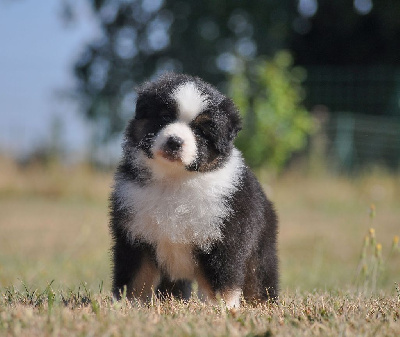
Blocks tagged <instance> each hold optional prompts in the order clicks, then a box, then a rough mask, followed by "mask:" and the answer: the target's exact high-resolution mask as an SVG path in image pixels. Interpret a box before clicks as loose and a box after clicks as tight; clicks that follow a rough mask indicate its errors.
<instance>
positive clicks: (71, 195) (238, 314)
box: [0, 159, 400, 336]
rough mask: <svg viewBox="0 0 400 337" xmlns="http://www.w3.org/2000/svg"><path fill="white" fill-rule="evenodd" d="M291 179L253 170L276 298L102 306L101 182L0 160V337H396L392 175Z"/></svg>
mask: <svg viewBox="0 0 400 337" xmlns="http://www.w3.org/2000/svg"><path fill="white" fill-rule="evenodd" d="M299 171H300V170H295V169H292V170H290V171H288V172H287V173H285V174H283V175H282V176H279V177H271V176H268V175H266V174H263V172H260V173H259V176H260V177H261V180H262V182H263V185H264V188H265V191H266V192H267V194H268V195H269V197H270V198H271V199H272V200H273V201H274V202H275V204H276V208H277V211H278V214H279V218H280V232H279V257H280V262H281V268H280V271H281V289H282V290H281V294H282V295H281V298H280V301H279V303H278V304H267V305H263V306H259V307H251V306H249V305H247V304H245V303H243V305H242V308H241V309H238V310H231V311H229V310H226V308H225V307H224V305H223V303H220V304H219V305H217V306H206V305H203V304H202V303H201V302H199V301H198V300H197V299H196V298H193V300H192V301H190V303H181V302H178V301H175V300H167V301H165V302H160V301H158V300H156V299H155V300H154V301H153V302H152V303H150V304H148V305H143V304H139V303H128V302H125V301H122V302H121V303H115V302H113V300H112V298H111V296H110V254H109V247H110V236H109V233H108V227H107V222H108V220H107V219H108V206H107V204H108V201H107V198H108V194H109V191H110V186H111V184H112V175H111V174H110V173H101V172H95V171H93V170H91V169H90V168H88V167H85V166H79V167H70V168H60V167H59V166H58V165H49V166H48V167H42V166H31V167H28V168H24V169H22V168H18V167H17V166H16V165H15V164H14V163H12V162H11V161H9V160H5V159H1V160H0V172H1V175H0V247H1V249H0V296H1V297H0V335H10V336H13V335H15V336H24V335H25V336H28V335H29V336H36V335H37V336H43V335H57V336H70V335H94V336H120V335H137V336H144V335H154V336H156V335H157V336H158V335H159V336H168V335H171V336H172V335H174V336H203V335H204V336H244V335H247V336H275V335H281V336H291V335H293V336H295V335H304V336H307V335H321V336H337V335H361V336H375V335H382V336H386V335H388V336H396V335H400V318H399V313H400V290H399V289H398V286H397V289H396V282H397V284H399V283H400V269H399V266H400V253H399V252H398V250H396V249H392V246H393V239H394V237H395V236H396V235H400V223H399V219H400V176H398V175H393V174H387V173H385V172H383V171H382V170H375V171H371V172H368V173H365V174H360V175H358V176H357V177H338V176H335V175H332V174H328V173H326V172H319V173H314V174H312V175H311V174H305V173H301V172H299ZM371 204H373V206H372V208H371ZM370 228H373V229H374V231H370ZM379 244H380V245H381V246H379ZM363 247H364V248H363ZM380 247H381V248H380Z"/></svg>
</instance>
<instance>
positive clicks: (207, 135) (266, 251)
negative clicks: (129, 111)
mask: <svg viewBox="0 0 400 337" xmlns="http://www.w3.org/2000/svg"><path fill="white" fill-rule="evenodd" d="M189 81H190V82H194V83H195V84H196V87H197V88H198V89H199V90H200V91H201V93H203V94H205V95H207V97H209V104H208V106H207V109H206V110H205V111H203V112H202V113H201V114H199V115H198V117H196V118H195V119H194V120H193V121H192V122H190V123H189V126H190V128H191V130H192V132H193V134H194V135H195V139H196V145H197V152H198V153H197V157H196V159H195V160H194V161H193V162H192V163H191V164H190V165H187V167H186V170H187V171H189V172H190V171H194V172H199V173H195V174H202V172H213V171H215V170H218V169H219V168H221V167H223V166H224V165H225V163H227V161H228V160H229V158H230V157H231V155H232V151H233V148H234V146H233V141H234V139H235V137H236V135H237V133H238V131H239V130H240V118H239V113H238V111H237V109H236V107H235V106H234V104H233V102H232V101H231V100H230V99H229V98H226V97H225V96H223V95H222V94H221V93H219V92H218V91H217V90H216V89H215V88H214V87H212V86H211V85H209V84H207V83H205V82H203V81H202V80H200V79H199V78H194V77H190V76H187V75H176V74H168V75H166V76H163V77H161V78H160V79H159V80H157V81H155V82H149V83H146V84H145V85H143V86H142V87H141V88H140V89H139V90H138V100H137V103H136V115H135V117H134V118H133V119H132V120H131V121H130V122H129V124H128V126H127V129H126V132H125V142H124V145H123V153H124V156H123V159H122V161H121V164H120V166H119V167H118V169H117V173H116V181H118V179H119V180H123V181H124V182H126V181H131V182H134V183H135V184H138V185H140V186H146V185H147V184H157V182H156V181H154V180H153V179H152V172H151V170H150V169H149V168H148V167H147V166H146V165H140V164H138V163H137V162H136V161H135V159H136V156H137V153H138V152H137V151H138V149H140V150H141V151H143V153H144V155H145V156H146V157H147V158H149V159H150V160H151V159H152V158H153V153H152V151H151V147H152V144H153V142H154V138H155V137H156V136H157V134H158V132H159V131H160V130H162V129H163V128H164V127H165V126H166V125H168V124H169V123H172V122H173V121H175V120H176V119H177V118H178V111H177V105H176V102H174V100H173V99H172V98H171V92H173V90H174V89H175V88H176V87H177V86H179V85H181V84H182V83H186V82H189ZM240 175H241V176H240V177H237V178H238V181H240V183H239V184H238V187H237V189H236V190H235V191H234V192H233V193H232V194H231V195H229V196H225V197H224V198H225V200H224V202H225V203H226V204H228V205H229V206H230V209H232V212H231V213H230V214H229V215H228V216H226V218H225V219H223V224H222V226H221V230H222V239H221V240H215V241H214V242H213V243H212V245H211V247H210V249H203V248H202V247H200V246H197V245H196V244H195V243H194V244H192V245H191V250H192V256H193V260H194V263H195V268H196V270H198V275H201V276H202V280H198V281H199V284H206V285H207V286H208V287H209V288H210V289H211V294H212V295H216V294H217V293H222V294H223V293H224V292H226V291H228V290H232V289H237V288H239V289H242V291H243V295H244V298H245V299H246V300H248V301H259V300H263V301H264V300H268V299H275V298H276V297H277V295H278V286H279V285H278V259H277V252H276V244H277V243H276V236H277V217H276V214H275V211H274V208H273V205H272V203H271V202H270V201H269V200H268V199H267V198H266V196H265V194H264V193H263V191H262V188H261V186H260V184H259V183H258V181H257V179H256V178H255V176H254V175H253V174H252V172H251V171H250V170H249V169H248V168H247V167H246V166H244V167H243V169H242V170H241V171H240ZM110 200H111V222H110V229H111V233H112V237H113V242H114V244H113V248H112V253H113V266H114V267H113V268H114V269H113V292H114V295H115V296H116V297H118V298H119V296H120V294H121V292H122V291H123V289H124V286H126V287H127V291H128V296H131V297H132V296H133V297H135V296H137V297H140V294H139V290H138V289H135V288H134V286H132V284H134V283H135V280H137V279H138V278H139V277H141V275H140V273H143V274H146V273H144V272H143V268H144V267H143V266H144V264H147V265H148V269H149V270H151V271H154V272H156V271H157V270H158V271H159V272H160V273H161V276H160V278H159V280H158V281H157V284H155V285H154V288H155V289H154V290H155V291H158V292H159V293H160V294H163V295H169V294H172V295H174V296H178V297H181V298H188V297H189V296H190V289H191V288H190V281H193V279H182V280H176V281H172V280H171V278H170V275H168V272H167V271H166V270H164V269H163V268H162V266H160V265H159V262H158V261H157V253H156V250H157V244H154V243H150V242H146V241H145V240H143V239H142V238H140V237H136V238H132V237H129V234H128V232H127V229H126V228H127V227H129V226H134V224H132V219H133V218H132V210H131V209H127V208H126V207H125V206H124V202H123V201H121V200H120V197H119V196H118V195H117V192H116V190H114V192H113V193H112V195H111V198H110ZM141 268H142V269H141ZM150 274H151V273H147V274H146V275H150ZM196 275H197V274H196ZM201 282H202V283H201ZM211 297H213V296H211Z"/></svg>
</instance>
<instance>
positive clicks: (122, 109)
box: [75, 0, 295, 139]
mask: <svg viewBox="0 0 400 337" xmlns="http://www.w3.org/2000/svg"><path fill="white" fill-rule="evenodd" d="M91 4H92V7H93V10H94V11H95V13H96V15H97V17H98V18H99V21H100V24H101V27H102V30H103V32H104V34H103V37H102V38H101V39H100V40H98V41H94V42H92V43H90V44H89V45H87V46H86V48H85V51H84V52H83V53H82V54H81V55H80V57H79V59H78V61H77V63H76V65H75V75H76V77H77V79H78V82H79V85H78V88H77V89H78V90H77V92H78V95H79V98H80V100H81V102H82V105H83V111H84V113H85V115H86V117H87V118H89V119H90V120H93V121H96V122H97V123H99V125H100V127H99V129H101V131H102V132H101V135H100V138H102V139H108V138H109V137H110V136H112V135H115V134H117V133H119V132H120V131H121V129H122V127H123V125H124V123H125V120H126V119H127V117H128V116H131V115H132V112H133V104H134V99H135V97H134V94H133V88H134V87H135V86H136V85H137V84H138V83H140V82H142V81H143V80H145V79H148V78H151V77H152V76H155V75H157V74H159V73H161V72H163V71H166V70H172V71H183V72H187V73H190V74H192V75H198V76H200V77H203V78H204V79H205V80H206V81H209V82H211V83H213V84H216V85H218V86H220V87H221V88H224V81H226V78H227V75H228V74H230V73H233V72H234V71H235V68H236V66H237V62H238V59H239V58H240V59H243V60H245V61H246V62H250V61H252V60H254V59H255V57H256V56H257V55H259V54H262V55H270V54H272V53H274V52H276V51H277V50H279V49H281V48H282V47H284V46H285V43H286V39H287V35H288V33H289V29H290V22H291V20H292V19H291V14H290V13H294V12H295V3H294V2H293V1H291V0H285V1H282V0H269V1H257V0H248V1H246V2H243V1H239V0H221V1H214V0H205V1H197V0H185V1H183V0H181V1H179V0H165V1H163V0H136V1H135V0H132V1H128V0H126V1H118V0H91ZM292 7H294V8H292Z"/></svg>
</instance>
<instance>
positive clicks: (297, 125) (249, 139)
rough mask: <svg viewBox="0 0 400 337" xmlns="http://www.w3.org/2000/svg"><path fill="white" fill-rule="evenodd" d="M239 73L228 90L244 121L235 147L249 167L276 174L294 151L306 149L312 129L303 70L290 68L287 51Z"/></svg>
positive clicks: (289, 58)
mask: <svg viewBox="0 0 400 337" xmlns="http://www.w3.org/2000/svg"><path fill="white" fill-rule="evenodd" d="M241 70H242V71H239V72H237V73H236V74H235V75H233V77H232V79H231V87H230V89H231V90H230V91H231V95H232V97H233V100H234V101H235V103H236V105H237V106H238V107H239V109H240V111H241V112H242V115H243V121H244V130H242V132H241V133H240V134H239V136H238V139H237V142H236V145H237V146H238V147H239V148H240V149H241V150H242V152H243V154H244V156H245V158H246V162H247V163H249V165H250V166H252V167H261V166H267V167H268V168H270V169H273V170H274V171H276V172H278V171H280V170H281V169H282V168H283V167H284V165H285V163H286V162H287V161H288V160H289V159H290V156H291V154H292V153H293V152H295V151H298V150H301V149H302V148H304V147H305V145H306V144H307V137H308V135H309V134H310V133H311V132H312V130H313V122H312V119H311V117H310V115H309V114H308V112H307V110H305V108H304V107H303V106H302V101H303V97H304V94H303V92H302V88H301V82H302V80H304V77H305V76H304V75H305V74H304V70H303V69H301V68H298V67H293V58H292V56H291V55H290V53H288V52H287V51H281V52H279V53H277V54H276V55H275V57H274V58H272V59H261V60H258V61H257V62H255V63H254V64H252V65H251V66H249V67H241ZM249 97H252V99H249Z"/></svg>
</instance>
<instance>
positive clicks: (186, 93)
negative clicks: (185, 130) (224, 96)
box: [171, 82, 208, 123]
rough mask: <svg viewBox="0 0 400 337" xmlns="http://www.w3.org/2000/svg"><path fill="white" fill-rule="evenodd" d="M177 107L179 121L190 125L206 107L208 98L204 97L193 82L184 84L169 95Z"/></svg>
mask: <svg viewBox="0 0 400 337" xmlns="http://www.w3.org/2000/svg"><path fill="white" fill-rule="evenodd" d="M171 96H172V98H173V99H174V100H175V102H176V103H177V105H178V112H179V120H181V121H182V122H186V123H190V122H191V121H192V120H193V119H195V118H196V117H197V115H198V114H200V113H201V112H202V111H203V110H204V109H205V108H206V107H207V105H208V96H207V95H204V94H203V93H202V92H201V91H200V90H199V89H198V88H197V87H196V85H195V83H193V82H186V83H183V84H182V85H180V86H179V87H177V88H176V89H175V90H174V91H173V92H172V94H171Z"/></svg>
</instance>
